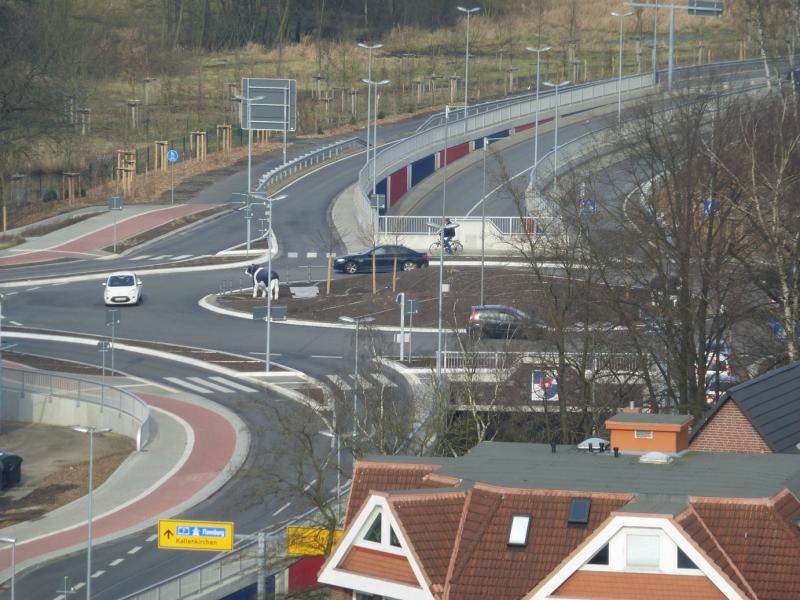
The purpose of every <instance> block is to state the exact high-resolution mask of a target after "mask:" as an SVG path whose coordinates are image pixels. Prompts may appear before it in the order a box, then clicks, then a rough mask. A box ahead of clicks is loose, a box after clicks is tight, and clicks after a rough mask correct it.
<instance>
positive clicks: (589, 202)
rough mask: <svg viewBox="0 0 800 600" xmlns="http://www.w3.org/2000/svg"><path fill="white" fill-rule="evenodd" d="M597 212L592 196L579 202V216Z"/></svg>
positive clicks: (587, 215) (588, 215)
mask: <svg viewBox="0 0 800 600" xmlns="http://www.w3.org/2000/svg"><path fill="white" fill-rule="evenodd" d="M596 212H597V202H595V201H594V200H593V199H592V198H586V199H585V200H583V202H582V203H581V216H582V217H590V216H592V215H593V214H595V213H596Z"/></svg>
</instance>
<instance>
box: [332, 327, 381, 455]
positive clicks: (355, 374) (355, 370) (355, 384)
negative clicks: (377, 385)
mask: <svg viewBox="0 0 800 600" xmlns="http://www.w3.org/2000/svg"><path fill="white" fill-rule="evenodd" d="M339 320H340V321H342V322H343V323H352V324H354V325H355V326H356V344H355V361H354V366H353V379H354V381H353V445H354V446H355V443H356V424H357V423H358V330H359V329H360V327H361V324H362V323H372V322H373V321H374V320H375V318H374V317H369V316H366V315H365V316H362V317H346V316H341V317H339Z"/></svg>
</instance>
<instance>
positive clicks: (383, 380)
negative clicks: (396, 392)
mask: <svg viewBox="0 0 800 600" xmlns="http://www.w3.org/2000/svg"><path fill="white" fill-rule="evenodd" d="M372 376H373V377H374V378H375V379H376V380H377V382H378V383H380V384H381V387H397V384H396V383H395V382H394V381H392V380H391V379H389V378H388V377H387V376H386V375H384V374H383V373H373V374H372Z"/></svg>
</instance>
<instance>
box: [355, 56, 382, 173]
mask: <svg viewBox="0 0 800 600" xmlns="http://www.w3.org/2000/svg"><path fill="white" fill-rule="evenodd" d="M358 47H359V48H364V49H365V50H366V51H367V53H368V54H367V57H368V58H367V79H370V80H371V79H372V51H373V50H377V49H378V48H383V44H373V45H371V46H370V45H369V44H365V43H364V42H359V43H358ZM371 92H372V89H371V88H370V87H369V86H367V160H366V162H365V163H364V166H365V167H366V166H369V119H370V108H371V104H370V94H371Z"/></svg>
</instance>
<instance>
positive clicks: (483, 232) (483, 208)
mask: <svg viewBox="0 0 800 600" xmlns="http://www.w3.org/2000/svg"><path fill="white" fill-rule="evenodd" d="M501 139H503V138H492V137H484V138H483V197H482V199H481V304H484V295H483V271H484V266H485V262H486V246H485V240H486V151H487V149H488V148H489V142H494V141H496V140H501Z"/></svg>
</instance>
